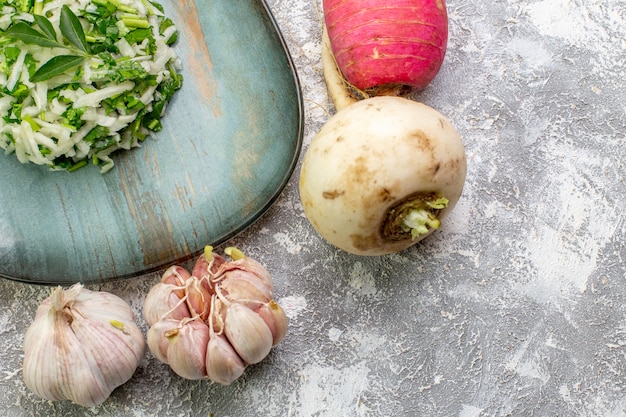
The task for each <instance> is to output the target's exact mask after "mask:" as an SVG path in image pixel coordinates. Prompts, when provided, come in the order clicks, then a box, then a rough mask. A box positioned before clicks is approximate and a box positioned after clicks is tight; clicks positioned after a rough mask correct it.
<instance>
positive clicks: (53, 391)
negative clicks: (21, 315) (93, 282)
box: [23, 284, 146, 407]
mask: <svg viewBox="0 0 626 417" xmlns="http://www.w3.org/2000/svg"><path fill="white" fill-rule="evenodd" d="M145 350H146V344H145V340H144V336H143V333H142V332H141V330H140V329H139V327H138V326H137V324H136V322H135V317H134V314H133V311H132V309H131V308H130V306H129V305H128V304H127V303H126V302H125V301H124V300H122V299H121V298H119V297H117V296H115V295H113V294H110V293H106V292H101V291H90V290H87V289H85V288H83V286H82V285H81V284H75V285H74V286H72V287H70V288H69V289H67V290H65V291H64V290H63V289H62V288H61V287H57V288H55V289H54V290H53V291H52V293H51V295H50V297H49V298H47V299H46V300H45V301H44V302H43V303H42V304H41V305H40V306H39V308H38V309H37V312H36V314H35V319H34V321H33V323H32V324H31V326H30V327H29V328H28V330H27V331H26V334H25V336H24V362H23V379H24V383H25V385H26V386H27V387H28V388H29V389H30V390H31V391H33V393H35V394H36V395H37V396H39V397H41V398H44V399H47V400H51V401H61V400H70V401H72V402H74V403H76V404H79V405H82V406H84V407H93V406H96V405H99V404H101V403H103V402H104V401H105V400H106V399H107V398H108V397H109V396H110V395H111V392H113V390H114V389H115V388H117V387H118V386H120V385H122V384H123V383H125V382H126V381H128V380H129V379H130V378H131V377H132V375H133V374H134V372H135V370H136V369H137V367H138V366H139V364H140V363H141V361H142V359H143V357H144V354H145Z"/></svg>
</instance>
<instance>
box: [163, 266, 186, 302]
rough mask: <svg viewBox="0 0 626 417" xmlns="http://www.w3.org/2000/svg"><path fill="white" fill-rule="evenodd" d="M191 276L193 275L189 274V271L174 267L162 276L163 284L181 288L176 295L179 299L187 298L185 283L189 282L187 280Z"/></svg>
mask: <svg viewBox="0 0 626 417" xmlns="http://www.w3.org/2000/svg"><path fill="white" fill-rule="evenodd" d="M190 276H191V274H190V273H189V271H187V270H186V269H185V268H183V267H182V266H178V265H173V266H170V267H169V268H167V269H166V270H165V272H164V273H163V275H162V276H161V282H162V283H164V284H171V285H174V286H177V287H180V288H179V289H178V290H177V291H176V295H177V296H178V298H183V297H184V296H185V290H184V288H182V287H184V286H185V282H187V279H188V278H189V277H190Z"/></svg>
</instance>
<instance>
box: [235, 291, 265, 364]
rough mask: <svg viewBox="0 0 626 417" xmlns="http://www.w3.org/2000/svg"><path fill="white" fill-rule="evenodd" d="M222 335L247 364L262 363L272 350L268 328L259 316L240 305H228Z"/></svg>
mask: <svg viewBox="0 0 626 417" xmlns="http://www.w3.org/2000/svg"><path fill="white" fill-rule="evenodd" d="M224 334H225V335H226V337H227V338H228V341H229V342H230V344H231V345H232V346H233V348H234V349H235V351H236V352H237V354H239V356H240V357H241V359H242V360H243V361H244V362H245V363H248V364H254V363H257V362H260V361H262V360H263V359H264V358H265V357H266V356H267V355H268V353H269V352H270V350H271V349H272V341H273V338H272V332H271V331H270V329H269V327H268V326H267V324H265V321H264V320H263V319H262V318H261V316H259V315H258V314H257V313H255V312H254V311H252V310H251V309H249V308H248V307H246V306H244V305H242V304H238V303H231V304H229V305H228V308H227V309H226V318H225V320H224Z"/></svg>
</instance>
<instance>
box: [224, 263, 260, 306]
mask: <svg viewBox="0 0 626 417" xmlns="http://www.w3.org/2000/svg"><path fill="white" fill-rule="evenodd" d="M219 287H220V291H221V293H222V294H223V295H224V296H225V297H226V299H227V300H231V301H239V302H246V303H250V304H251V306H254V305H255V304H259V303H261V304H263V303H267V302H269V301H270V300H271V299H272V290H271V288H268V287H267V286H266V285H265V284H264V283H263V282H261V281H260V280H258V279H257V278H256V277H255V276H254V275H251V274H250V273H248V272H245V271H240V270H233V271H232V272H231V273H230V274H229V275H228V276H227V278H226V279H224V280H223V281H221V282H220V285H219Z"/></svg>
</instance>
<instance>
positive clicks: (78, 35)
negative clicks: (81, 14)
mask: <svg viewBox="0 0 626 417" xmlns="http://www.w3.org/2000/svg"><path fill="white" fill-rule="evenodd" d="M60 23H61V25H60V29H61V33H62V34H63V36H64V37H65V39H67V40H68V41H69V42H70V43H71V44H72V45H74V46H75V47H77V48H78V49H80V50H81V51H83V52H87V48H88V46H87V39H86V38H85V32H84V31H83V27H82V25H81V24H80V20H78V17H76V15H75V14H74V12H72V10H70V8H69V7H68V6H67V5H63V7H62V8H61V22H60Z"/></svg>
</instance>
